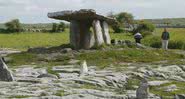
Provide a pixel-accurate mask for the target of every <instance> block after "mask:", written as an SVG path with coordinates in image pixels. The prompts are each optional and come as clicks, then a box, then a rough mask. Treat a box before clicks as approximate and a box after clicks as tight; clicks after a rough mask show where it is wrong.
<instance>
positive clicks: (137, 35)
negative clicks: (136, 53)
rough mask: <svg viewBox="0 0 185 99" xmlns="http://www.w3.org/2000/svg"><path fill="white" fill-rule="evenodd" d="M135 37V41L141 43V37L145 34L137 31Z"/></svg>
mask: <svg viewBox="0 0 185 99" xmlns="http://www.w3.org/2000/svg"><path fill="white" fill-rule="evenodd" d="M134 38H135V41H136V43H139V44H140V43H141V39H142V38H143V36H142V35H141V33H139V32H138V33H136V34H135V35H134Z"/></svg>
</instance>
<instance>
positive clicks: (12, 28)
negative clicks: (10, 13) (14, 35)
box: [5, 19, 22, 32]
mask: <svg viewBox="0 0 185 99" xmlns="http://www.w3.org/2000/svg"><path fill="white" fill-rule="evenodd" d="M5 26H6V28H7V31H8V32H21V31H22V26H21V23H20V21H19V19H14V20H12V21H9V22H7V23H5Z"/></svg>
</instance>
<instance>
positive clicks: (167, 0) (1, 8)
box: [0, 0, 185, 23]
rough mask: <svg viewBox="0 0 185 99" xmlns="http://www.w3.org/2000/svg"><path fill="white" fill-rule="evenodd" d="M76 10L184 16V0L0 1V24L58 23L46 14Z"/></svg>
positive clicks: (104, 13)
mask: <svg viewBox="0 0 185 99" xmlns="http://www.w3.org/2000/svg"><path fill="white" fill-rule="evenodd" d="M79 9H95V10H96V11H97V13H99V14H103V15H106V14H108V13H110V12H113V13H119V12H129V13H132V14H133V15H134V17H135V19H154V18H183V17H184V18H185V12H184V10H185V0H0V23H4V22H7V21H9V20H12V19H17V18H18V19H20V21H21V22H22V23H51V22H59V21H57V20H54V19H49V18H48V17H47V13H48V12H56V11H63V10H79Z"/></svg>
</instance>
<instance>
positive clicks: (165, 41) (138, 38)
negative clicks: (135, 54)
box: [134, 28, 170, 50]
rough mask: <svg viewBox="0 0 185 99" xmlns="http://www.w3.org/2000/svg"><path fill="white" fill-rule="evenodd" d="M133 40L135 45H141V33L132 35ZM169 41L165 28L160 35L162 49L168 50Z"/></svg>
mask: <svg viewBox="0 0 185 99" xmlns="http://www.w3.org/2000/svg"><path fill="white" fill-rule="evenodd" d="M134 39H135V41H136V43H139V44H140V43H141V39H143V36H142V35H141V33H139V32H138V33H136V34H135V35H134ZM169 39H170V34H169V32H168V31H167V29H166V28H165V29H164V31H163V33H162V35H161V40H162V48H163V49H165V50H167V49H168V40H169Z"/></svg>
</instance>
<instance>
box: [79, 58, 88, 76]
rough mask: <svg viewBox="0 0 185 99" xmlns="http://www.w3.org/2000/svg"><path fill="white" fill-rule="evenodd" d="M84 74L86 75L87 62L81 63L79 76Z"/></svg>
mask: <svg viewBox="0 0 185 99" xmlns="http://www.w3.org/2000/svg"><path fill="white" fill-rule="evenodd" d="M86 73H88V67H87V62H86V61H83V62H82V63H81V69H80V74H86Z"/></svg>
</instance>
